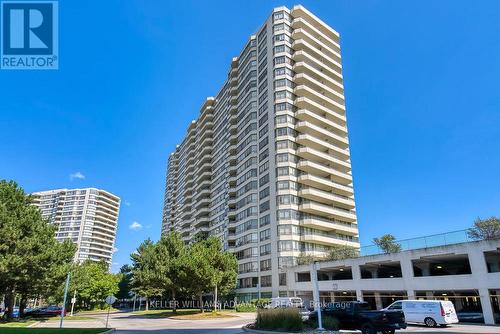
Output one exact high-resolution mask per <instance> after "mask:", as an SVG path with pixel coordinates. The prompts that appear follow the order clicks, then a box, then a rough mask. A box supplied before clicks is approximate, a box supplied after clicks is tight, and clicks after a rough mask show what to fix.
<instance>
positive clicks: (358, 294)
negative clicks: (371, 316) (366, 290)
mask: <svg viewBox="0 0 500 334" xmlns="http://www.w3.org/2000/svg"><path fill="white" fill-rule="evenodd" d="M356 299H357V300H358V301H360V302H362V301H364V299H363V292H362V291H361V289H356Z"/></svg>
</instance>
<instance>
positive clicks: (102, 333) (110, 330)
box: [99, 328, 116, 334]
mask: <svg viewBox="0 0 500 334" xmlns="http://www.w3.org/2000/svg"><path fill="white" fill-rule="evenodd" d="M115 330H116V328H111V329H108V330H107V331H105V332H101V333H99V334H109V333H113V332H114V331H115Z"/></svg>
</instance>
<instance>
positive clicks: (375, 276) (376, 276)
mask: <svg viewBox="0 0 500 334" xmlns="http://www.w3.org/2000/svg"><path fill="white" fill-rule="evenodd" d="M370 272H371V273H372V278H378V272H377V269H370Z"/></svg>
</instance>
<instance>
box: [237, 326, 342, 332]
mask: <svg viewBox="0 0 500 334" xmlns="http://www.w3.org/2000/svg"><path fill="white" fill-rule="evenodd" d="M241 329H242V330H243V331H244V332H247V333H256V334H301V333H308V334H309V333H336V334H341V333H342V332H339V331H330V330H324V331H318V330H310V331H307V332H279V331H264V330H260V329H252V328H248V327H247V326H243V327H241ZM344 333H351V332H344Z"/></svg>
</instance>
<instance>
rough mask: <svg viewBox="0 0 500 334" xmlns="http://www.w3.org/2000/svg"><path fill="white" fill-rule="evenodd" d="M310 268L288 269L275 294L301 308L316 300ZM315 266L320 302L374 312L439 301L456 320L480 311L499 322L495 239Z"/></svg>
mask: <svg viewBox="0 0 500 334" xmlns="http://www.w3.org/2000/svg"><path fill="white" fill-rule="evenodd" d="M443 236H444V238H446V235H443ZM313 266H314V264H310V265H301V266H296V267H292V268H289V269H288V270H287V272H286V276H285V275H284V276H282V278H281V279H280V284H281V285H282V287H281V288H280V290H281V295H288V296H297V297H301V298H302V299H303V300H304V302H305V303H307V305H309V303H310V302H311V301H313V300H318V296H316V291H315V289H314V288H313V286H314V280H313V278H314V277H313V274H312V273H313ZM316 268H317V279H318V286H319V300H320V301H321V302H322V303H328V302H332V301H349V300H364V301H366V302H368V303H370V304H371V305H372V307H373V308H377V309H380V308H382V307H386V306H388V305H389V304H391V303H392V302H394V301H396V300H400V299H444V300H450V301H452V302H453V303H454V305H455V309H456V310H457V312H458V314H459V318H460V315H461V314H463V315H464V316H465V315H466V314H469V315H470V314H472V313H476V314H477V313H479V314H480V313H482V314H483V318H484V322H485V323H486V324H494V323H495V322H496V323H500V307H499V301H500V239H497V240H488V241H474V242H462V243H455V244H447V245H443V246H434V247H426V248H420V249H413V250H405V251H402V252H399V253H392V254H378V255H369V256H361V257H359V258H353V259H346V260H337V261H328V262H319V263H317V264H316ZM285 287H286V292H285Z"/></svg>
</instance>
